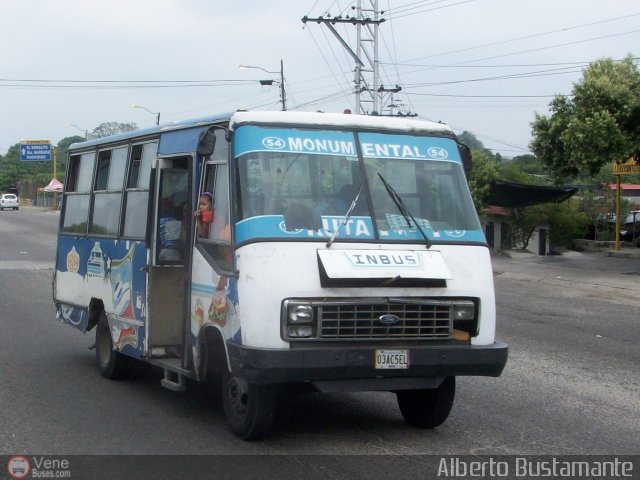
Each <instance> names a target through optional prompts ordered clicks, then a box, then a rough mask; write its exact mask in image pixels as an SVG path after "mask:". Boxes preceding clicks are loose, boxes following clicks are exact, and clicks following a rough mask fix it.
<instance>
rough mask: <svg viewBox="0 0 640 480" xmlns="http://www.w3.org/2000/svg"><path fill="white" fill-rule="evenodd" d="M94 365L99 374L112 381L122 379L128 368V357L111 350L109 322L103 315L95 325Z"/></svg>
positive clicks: (111, 341)
mask: <svg viewBox="0 0 640 480" xmlns="http://www.w3.org/2000/svg"><path fill="white" fill-rule="evenodd" d="M96 363H97V364H98V370H100V374H101V375H102V376H103V377H105V378H109V379H113V380H115V379H118V378H124V377H125V376H126V374H127V371H128V368H129V357H127V356H126V355H123V354H122V353H120V352H118V351H116V350H114V349H113V340H112V339H111V332H110V331H109V322H108V321H107V317H106V316H105V314H104V313H102V314H101V315H100V320H98V325H96Z"/></svg>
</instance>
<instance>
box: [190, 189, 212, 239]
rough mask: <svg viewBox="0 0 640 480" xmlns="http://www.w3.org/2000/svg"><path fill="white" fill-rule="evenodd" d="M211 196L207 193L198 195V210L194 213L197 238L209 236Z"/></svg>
mask: <svg viewBox="0 0 640 480" xmlns="http://www.w3.org/2000/svg"><path fill="white" fill-rule="evenodd" d="M212 204H213V195H211V193H209V192H204V193H203V194H202V195H200V200H199V202H198V209H197V210H196V211H195V214H194V215H195V217H196V222H197V224H198V236H199V237H208V236H209V225H211V220H212V219H213V210H212V207H213V205H212Z"/></svg>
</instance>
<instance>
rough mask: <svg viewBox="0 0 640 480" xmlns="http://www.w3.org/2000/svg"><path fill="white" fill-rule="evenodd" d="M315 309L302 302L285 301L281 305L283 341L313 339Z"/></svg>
mask: <svg viewBox="0 0 640 480" xmlns="http://www.w3.org/2000/svg"><path fill="white" fill-rule="evenodd" d="M315 331H316V313H315V308H314V307H313V306H312V305H310V304H309V303H308V302H305V301H304V300H285V301H284V303H283V305H282V334H283V339H284V340H288V339H303V338H314V337H315V334H316V333H315Z"/></svg>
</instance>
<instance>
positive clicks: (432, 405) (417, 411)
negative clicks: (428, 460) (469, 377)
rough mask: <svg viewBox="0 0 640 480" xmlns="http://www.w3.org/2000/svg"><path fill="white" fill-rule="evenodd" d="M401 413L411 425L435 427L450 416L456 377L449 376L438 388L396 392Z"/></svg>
mask: <svg viewBox="0 0 640 480" xmlns="http://www.w3.org/2000/svg"><path fill="white" fill-rule="evenodd" d="M396 395H397V397H398V406H399V407H400V413H402V416H403V417H404V419H405V421H406V422H407V423H408V424H409V425H413V426H415V427H419V428H435V427H437V426H439V425H441V424H442V423H443V422H444V421H445V420H446V419H447V417H448V416H449V413H450V412H451V407H452V406H453V399H454V397H455V395H456V377H447V378H445V379H444V381H443V382H442V383H441V384H440V386H439V387H438V388H433V389H425V390H402V391H398V392H396Z"/></svg>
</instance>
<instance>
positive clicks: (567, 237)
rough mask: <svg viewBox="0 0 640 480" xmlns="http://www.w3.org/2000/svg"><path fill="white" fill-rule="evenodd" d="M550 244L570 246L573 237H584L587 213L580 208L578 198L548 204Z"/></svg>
mask: <svg viewBox="0 0 640 480" xmlns="http://www.w3.org/2000/svg"><path fill="white" fill-rule="evenodd" d="M547 211H548V221H549V235H550V240H551V245H554V246H562V247H567V248H570V247H571V246H572V244H573V239H575V238H584V237H585V236H586V233H587V225H588V223H589V221H588V219H587V214H586V213H585V212H583V211H582V210H581V209H580V200H578V199H576V198H570V199H568V200H566V201H564V202H562V203H553V204H550V205H549V206H548V210H547Z"/></svg>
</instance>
